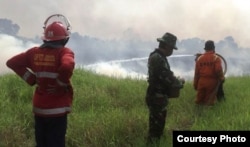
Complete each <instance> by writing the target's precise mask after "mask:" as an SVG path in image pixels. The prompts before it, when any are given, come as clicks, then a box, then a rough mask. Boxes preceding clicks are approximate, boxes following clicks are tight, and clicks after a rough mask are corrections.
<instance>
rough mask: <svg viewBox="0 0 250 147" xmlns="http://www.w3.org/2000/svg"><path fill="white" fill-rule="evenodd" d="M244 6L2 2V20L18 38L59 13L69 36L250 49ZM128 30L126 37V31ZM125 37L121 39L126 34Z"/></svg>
mask: <svg viewBox="0 0 250 147" xmlns="http://www.w3.org/2000/svg"><path fill="white" fill-rule="evenodd" d="M249 4H250V1H248V0H206V1H204V0H71V1H70V0H1V1H0V18H8V19H11V20H13V22H14V23H17V24H18V25H19V26H20V27H21V29H20V31H19V35H21V36H26V37H34V36H40V35H42V31H43V30H42V26H43V22H44V20H45V19H46V18H47V17H48V16H49V15H51V14H55V13H61V14H63V15H65V16H66V17H68V19H69V20H70V21H71V24H72V27H73V30H72V31H73V32H79V33H80V34H81V35H88V36H92V37H97V38H101V39H119V38H123V37H124V36H125V37H126V33H127V32H130V33H131V34H130V36H135V37H138V38H140V39H143V40H155V38H157V37H159V36H161V35H162V34H163V33H164V32H166V31H169V32H172V33H174V34H176V35H177V37H178V39H180V40H181V39H186V38H193V37H199V38H202V39H204V40H207V39H213V40H215V41H218V40H220V39H223V38H224V37H226V36H229V35H230V36H233V37H234V38H235V40H236V42H237V43H238V44H239V45H240V46H242V47H250V45H249V44H248V40H249V39H250V36H249V35H248V32H249V31H248V30H249V29H250V15H249V14H250V9H248V7H249ZM128 30H129V31H128ZM124 33H125V34H124Z"/></svg>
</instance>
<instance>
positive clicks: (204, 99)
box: [193, 51, 224, 105]
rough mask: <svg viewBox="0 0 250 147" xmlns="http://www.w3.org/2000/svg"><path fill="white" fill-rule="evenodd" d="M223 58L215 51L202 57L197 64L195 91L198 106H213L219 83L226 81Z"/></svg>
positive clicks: (208, 52)
mask: <svg viewBox="0 0 250 147" xmlns="http://www.w3.org/2000/svg"><path fill="white" fill-rule="evenodd" d="M221 62H222V61H221V58H220V57H219V56H218V55H216V53H215V51H207V52H205V53H204V54H202V55H200V56H199V57H198V58H197V60H196V64H195V72H194V82H193V86H194V89H195V90H197V95H196V100H195V103H196V104H204V105H213V104H214V103H215V102H216V93H217V89H218V85H219V82H220V81H222V80H224V74H223V69H222V64H221Z"/></svg>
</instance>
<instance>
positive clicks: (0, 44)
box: [0, 34, 35, 74]
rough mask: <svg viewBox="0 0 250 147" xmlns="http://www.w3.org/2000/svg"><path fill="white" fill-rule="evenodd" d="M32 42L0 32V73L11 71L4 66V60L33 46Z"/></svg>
mask: <svg viewBox="0 0 250 147" xmlns="http://www.w3.org/2000/svg"><path fill="white" fill-rule="evenodd" d="M34 45H35V43H33V42H26V43H25V42H23V41H22V40H20V39H17V38H15V37H13V36H9V35H6V34H0V49H1V53H0V74H4V73H7V72H11V70H10V69H9V68H8V67H7V66H6V61H7V60H8V59H9V58H11V57H12V56H14V55H16V54H18V53H21V52H23V51H25V50H26V49H28V48H31V47H32V46H34Z"/></svg>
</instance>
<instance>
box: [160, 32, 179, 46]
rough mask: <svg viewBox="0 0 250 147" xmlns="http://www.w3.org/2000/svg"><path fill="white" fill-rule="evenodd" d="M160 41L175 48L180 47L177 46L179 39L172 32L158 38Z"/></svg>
mask: <svg viewBox="0 0 250 147" xmlns="http://www.w3.org/2000/svg"><path fill="white" fill-rule="evenodd" d="M157 41H158V42H164V43H166V44H168V45H170V46H171V47H173V48H174V49H176V50H177V49H178V48H177V47H176V41H177V37H176V36H175V35H173V34H171V33H165V34H164V35H163V36H162V37H161V38H157Z"/></svg>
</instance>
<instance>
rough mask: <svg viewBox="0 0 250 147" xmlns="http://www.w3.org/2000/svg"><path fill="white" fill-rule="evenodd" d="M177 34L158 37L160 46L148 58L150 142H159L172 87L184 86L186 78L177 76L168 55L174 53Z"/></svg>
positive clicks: (147, 99) (147, 98) (147, 100)
mask: <svg viewBox="0 0 250 147" xmlns="http://www.w3.org/2000/svg"><path fill="white" fill-rule="evenodd" d="M176 40H177V38H176V36H174V35H173V34H171V33H165V34H164V35H163V37H162V38H157V41H158V42H159V47H158V48H156V49H155V50H154V51H153V52H152V53H150V55H149V58H148V88H147V93H146V104H147V106H148V108H149V131H148V140H147V141H148V142H147V143H148V144H151V143H157V144H158V143H159V141H160V138H161V136H162V135H163V130H164V127H165V121H166V115H167V109H166V106H167V104H168V98H169V96H168V92H169V90H170V87H174V86H175V87H178V88H182V87H183V84H184V82H185V81H184V79H181V78H177V77H175V76H174V73H173V72H172V71H171V69H170V65H169V63H168V60H167V58H166V57H167V56H170V55H172V53H173V49H176V50H177V47H176Z"/></svg>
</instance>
